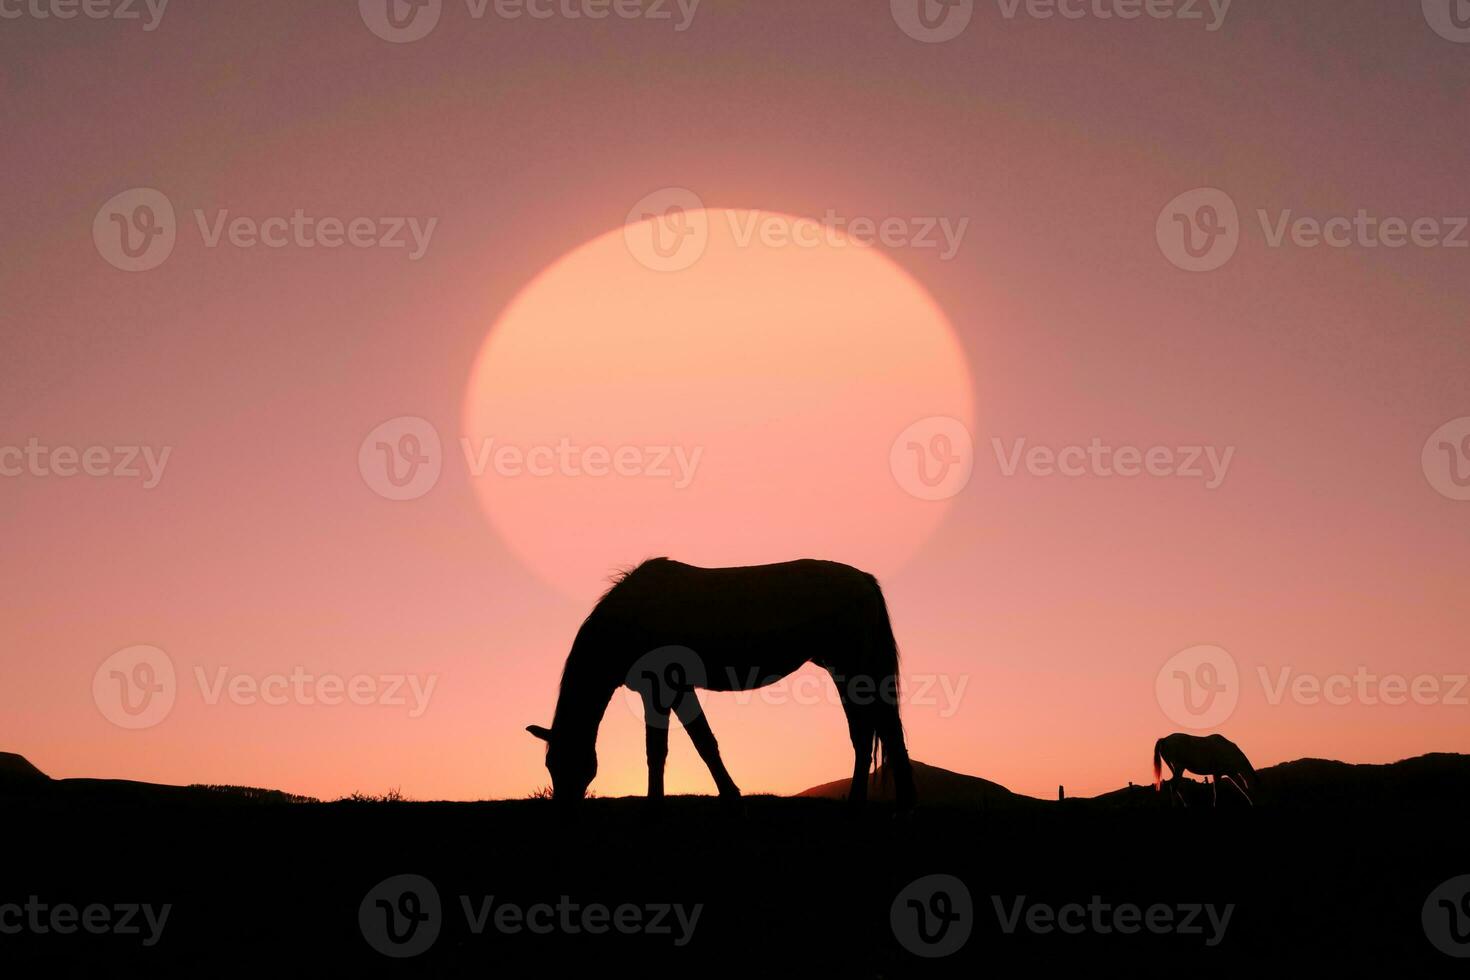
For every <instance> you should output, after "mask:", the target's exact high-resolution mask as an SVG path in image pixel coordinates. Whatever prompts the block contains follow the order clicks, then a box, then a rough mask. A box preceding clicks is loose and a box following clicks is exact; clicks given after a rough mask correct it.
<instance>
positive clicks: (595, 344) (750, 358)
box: [464, 210, 972, 598]
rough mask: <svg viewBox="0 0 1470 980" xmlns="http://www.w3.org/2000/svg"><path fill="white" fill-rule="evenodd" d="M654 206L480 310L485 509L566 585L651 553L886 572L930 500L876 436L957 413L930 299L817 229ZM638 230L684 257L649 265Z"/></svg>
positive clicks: (750, 214) (945, 333)
mask: <svg viewBox="0 0 1470 980" xmlns="http://www.w3.org/2000/svg"><path fill="white" fill-rule="evenodd" d="M676 214H677V217H673V218H671V217H669V216H667V215H662V216H659V217H656V218H649V219H648V220H647V221H646V222H644V223H643V227H639V226H638V225H636V224H635V225H632V226H629V227H628V228H626V229H624V228H619V229H617V230H616V231H611V232H608V233H607V234H605V235H602V236H600V237H598V238H596V239H594V240H593V241H591V242H588V243H587V244H585V245H582V246H581V247H579V248H577V249H575V250H573V251H572V252H570V253H569V254H567V255H566V256H564V257H563V258H561V259H560V260H559V261H557V262H556V263H555V264H553V265H552V266H551V267H550V268H548V269H547V270H546V271H545V272H543V273H542V274H541V275H540V276H538V277H537V278H536V279H535V280H534V281H533V282H531V283H530V284H529V285H528V286H527V287H526V288H525V289H524V290H523V291H522V292H521V293H520V294H519V295H518V296H516V297H515V299H514V301H513V302H511V303H510V305H509V307H508V308H507V309H506V310H505V311H504V313H503V314H501V316H500V317H499V319H498V320H497V321H496V323H495V325H494V326H493V328H492V329H491V330H490V333H489V336H488V338H487V340H486V342H485V346H484V348H483V350H482V351H481V353H480V356H479V359H478V361H477V363H476V365H475V369H474V372H473V375H472V377H471V381H470V386H469V391H468V393H467V396H466V399H465V413H464V434H465V438H466V442H465V443H464V446H465V447H466V456H467V460H468V463H469V465H470V471H471V474H472V478H473V480H474V483H475V488H476V490H477V491H478V494H479V498H480V501H481V503H482V504H483V506H484V509H485V512H486V514H487V515H488V517H489V519H490V521H491V523H492V524H493V525H494V527H495V529H496V530H497V532H498V533H499V534H500V535H501V536H503V537H504V539H505V540H506V541H507V542H508V543H509V544H510V546H511V547H512V548H513V549H514V551H515V553H516V554H517V555H519V556H520V557H521V559H522V560H523V561H525V562H526V564H527V565H528V566H529V567H530V568H531V569H533V570H534V571H535V572H536V574H537V575H539V576H541V577H542V578H543V579H544V580H546V581H548V582H551V583H553V584H555V585H556V586H558V587H560V588H562V589H564V590H566V591H568V592H569V593H571V594H573V595H575V596H578V597H582V598H586V597H588V596H591V595H594V594H595V593H596V592H597V591H599V590H600V589H601V588H603V587H604V586H605V580H606V578H607V576H608V575H609V574H610V573H611V572H613V571H615V570H616V569H617V564H618V563H628V564H633V563H636V562H638V561H639V560H641V559H643V558H646V557H650V556H653V555H660V554H671V555H678V556H680V557H681V558H683V559H684V560H686V561H690V562H694V563H696V564H704V565H738V564H747V563H758V562H761V561H772V560H779V559H784V558H796V557H802V556H804V555H821V556H824V557H830V558H834V559H838V560H843V561H850V562H852V563H854V564H856V565H858V566H859V567H865V568H871V569H873V571H875V572H876V573H877V574H879V575H882V574H884V573H886V572H891V571H893V570H894V569H895V568H897V567H898V566H899V565H900V564H901V563H902V562H903V561H904V560H905V559H906V558H907V557H908V556H909V555H910V554H912V552H913V550H914V549H915V548H916V547H917V545H919V544H920V543H921V542H922V541H923V540H924V538H925V537H926V536H927V535H928V534H929V533H930V532H931V531H932V530H933V529H934V528H935V526H936V525H937V524H938V523H939V521H940V520H941V519H942V517H943V515H944V512H945V508H946V503H947V502H946V501H942V500H941V501H933V500H923V499H919V498H917V497H915V496H914V495H912V494H911V493H909V492H908V491H906V490H905V488H904V487H903V486H901V485H900V484H899V483H898V482H897V481H895V479H894V475H893V473H892V471H891V467H890V447H891V445H892V443H893V441H894V439H895V438H897V437H898V436H899V435H900V434H901V433H902V432H904V430H905V429H906V428H908V427H909V426H910V425H912V424H913V423H915V422H916V421H919V420H922V419H925V418H928V417H936V416H938V417H947V418H955V419H959V420H961V421H964V422H968V420H969V419H970V416H971V412H972V398H971V393H970V377H969V372H968V370H967V368H966V362H965V357H964V353H963V351H962V350H961V348H960V344H959V342H958V340H957V339H956V337H955V334H954V331H953V329H952V328H951V326H950V324H949V322H948V321H947V320H946V318H945V316H944V313H943V312H942V311H941V310H940V309H939V307H938V305H937V304H936V303H935V302H934V300H933V298H932V297H931V296H930V295H929V294H928V293H927V292H926V291H925V290H924V288H923V287H922V286H920V285H919V284H918V283H917V282H916V281H915V280H914V279H913V277H912V276H910V275H909V274H908V273H906V272H905V271H904V270H903V269H901V268H900V267H899V266H898V265H897V264H896V263H895V262H894V261H893V260H891V259H890V258H888V257H887V256H885V255H884V254H883V253H882V252H881V251H879V250H878V249H876V248H872V247H869V246H867V245H864V244H859V243H858V242H856V241H854V240H852V239H851V238H848V237H846V236H845V235H842V234H841V233H840V232H839V231H837V230H836V229H832V228H828V227H826V226H823V225H819V224H818V223H816V222H814V221H811V220H807V219H798V218H794V217H791V216H788V215H779V214H771V213H765V212H757V211H738V210H710V211H700V212H683V213H676ZM686 222H687V224H685V223H686ZM676 224H677V225H678V226H677V227H675V225H676ZM689 229H692V231H689ZM681 231H685V232H687V233H689V234H693V235H696V236H699V237H698V240H692V239H682V240H681V239H680V238H679V235H680V233H681ZM653 236H662V238H663V240H664V241H665V243H666V244H667V245H668V246H669V247H670V248H673V247H675V246H674V243H676V242H681V241H682V242H683V247H685V248H687V249H688V250H689V251H688V254H687V256H686V257H684V258H683V259H682V261H679V260H675V261H672V262H668V263H663V264H664V265H670V264H672V265H674V266H676V267H675V268H659V267H658V266H659V265H660V262H659V260H658V256H657V254H656V253H655V252H653V251H652V250H651V248H652V244H653V241H655V240H656V239H654V237H653ZM645 245H648V246H649V250H647V251H645V248H644V246H645ZM701 246H702V251H700V248H701ZM617 467H622V468H623V470H622V472H621V473H619V471H618V469H617ZM614 473H618V474H619V475H621V476H629V475H636V478H631V479H630V478H623V479H610V478H606V477H608V476H611V475H613V474H614ZM599 476H601V477H603V478H599ZM589 477H590V478H589Z"/></svg>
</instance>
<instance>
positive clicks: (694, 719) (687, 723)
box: [674, 691, 740, 801]
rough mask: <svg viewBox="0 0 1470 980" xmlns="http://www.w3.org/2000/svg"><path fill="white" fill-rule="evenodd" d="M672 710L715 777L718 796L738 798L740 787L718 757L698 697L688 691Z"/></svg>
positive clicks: (716, 748) (713, 736)
mask: <svg viewBox="0 0 1470 980" xmlns="http://www.w3.org/2000/svg"><path fill="white" fill-rule="evenodd" d="M674 712H675V713H676V714H678V716H679V721H681V722H683V724H684V730H685V731H686V732H688V733H689V740H690V741H691V742H693V743H694V748H695V750H696V751H698V752H699V757H700V758H701V759H703V760H704V764H705V765H707V766H709V771H710V775H712V776H714V777H715V786H716V788H718V789H719V791H720V798H721V799H723V800H726V801H735V800H739V799H740V788H739V787H738V786H736V785H735V780H733V779H731V778H730V774H729V773H728V772H727V771H726V770H725V763H724V760H722V759H721V758H720V743H718V742H716V741H715V733H714V732H712V731H710V727H709V720H708V719H707V718H705V716H704V710H703V709H702V708H701V707H700V706H699V698H698V697H697V696H696V695H695V694H694V692H693V691H690V692H688V693H687V694H685V695H684V696H683V697H681V698H680V699H679V702H678V704H676V705H675V706H674Z"/></svg>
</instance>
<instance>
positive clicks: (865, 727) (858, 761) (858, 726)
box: [833, 677, 877, 805]
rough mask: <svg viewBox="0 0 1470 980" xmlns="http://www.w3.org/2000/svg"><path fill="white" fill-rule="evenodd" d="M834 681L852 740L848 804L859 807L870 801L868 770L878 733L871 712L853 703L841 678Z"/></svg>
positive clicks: (871, 763) (871, 762)
mask: <svg viewBox="0 0 1470 980" xmlns="http://www.w3.org/2000/svg"><path fill="white" fill-rule="evenodd" d="M833 680H835V681H836V682H837V693H838V694H839V695H840V696H841V698H842V710H843V712H844V713H846V715H847V734H848V736H849V737H850V738H851V739H852V755H853V761H852V786H851V787H850V788H849V789H848V791H847V802H849V803H851V804H853V805H857V804H861V803H864V802H866V801H867V799H868V770H870V769H871V768H872V766H873V739H874V737H875V736H876V734H877V733H876V732H875V731H874V729H873V719H872V714H871V712H870V711H868V709H867V708H865V707H863V706H862V705H860V704H857V703H855V702H854V701H853V699H852V697H851V696H850V695H849V693H848V692H847V691H846V690H845V689H844V688H843V682H842V679H841V678H839V677H834V678H833Z"/></svg>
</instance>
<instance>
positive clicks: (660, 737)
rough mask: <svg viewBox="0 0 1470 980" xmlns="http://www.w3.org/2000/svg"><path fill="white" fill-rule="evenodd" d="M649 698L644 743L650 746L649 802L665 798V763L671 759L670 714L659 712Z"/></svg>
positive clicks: (646, 704)
mask: <svg viewBox="0 0 1470 980" xmlns="http://www.w3.org/2000/svg"><path fill="white" fill-rule="evenodd" d="M653 702H654V699H652V698H649V699H647V700H646V701H645V702H644V707H643V711H644V714H643V726H644V741H645V743H646V744H647V746H648V801H649V802H650V803H657V802H658V801H660V800H662V799H663V798H664V763H665V762H666V761H667V760H668V758H669V713H668V711H667V710H665V711H659V710H658V707H657V706H656V705H655V704H654V703H653Z"/></svg>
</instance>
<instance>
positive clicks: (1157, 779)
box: [1154, 739, 1164, 793]
mask: <svg viewBox="0 0 1470 980" xmlns="http://www.w3.org/2000/svg"><path fill="white" fill-rule="evenodd" d="M1163 744H1164V740H1163V739H1159V740H1158V741H1157V742H1155V743H1154V792H1155V793H1157V792H1158V791H1159V788H1160V787H1161V786H1162V785H1163V778H1162V770H1160V768H1159V746H1160V745H1163Z"/></svg>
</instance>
